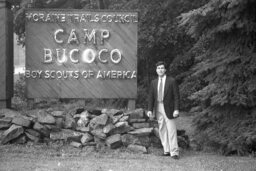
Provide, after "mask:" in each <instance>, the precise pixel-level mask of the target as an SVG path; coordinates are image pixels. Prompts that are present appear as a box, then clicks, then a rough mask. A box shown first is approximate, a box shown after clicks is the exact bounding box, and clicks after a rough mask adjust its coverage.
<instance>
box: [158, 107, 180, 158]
mask: <svg viewBox="0 0 256 171" xmlns="http://www.w3.org/2000/svg"><path fill="white" fill-rule="evenodd" d="M156 117H157V121H158V126H159V136H160V140H161V143H162V145H163V148H164V153H170V154H171V156H174V155H179V147H178V140H177V129H176V123H175V119H168V118H167V116H166V113H165V111H164V104H163V103H158V106H157V112H156Z"/></svg>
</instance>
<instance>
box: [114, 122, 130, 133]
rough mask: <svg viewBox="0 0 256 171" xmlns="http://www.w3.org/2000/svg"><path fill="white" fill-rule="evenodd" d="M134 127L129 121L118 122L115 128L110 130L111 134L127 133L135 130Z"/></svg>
mask: <svg viewBox="0 0 256 171" xmlns="http://www.w3.org/2000/svg"><path fill="white" fill-rule="evenodd" d="M133 129H134V128H133V127H131V126H130V125H129V124H128V122H118V123H117V124H116V125H115V128H114V129H113V130H112V131H111V132H110V134H112V135H113V134H124V133H127V132H129V131H131V130H133Z"/></svg>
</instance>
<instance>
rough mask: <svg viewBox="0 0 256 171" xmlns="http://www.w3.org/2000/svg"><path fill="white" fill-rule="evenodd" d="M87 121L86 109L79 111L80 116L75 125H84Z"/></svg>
mask: <svg viewBox="0 0 256 171" xmlns="http://www.w3.org/2000/svg"><path fill="white" fill-rule="evenodd" d="M89 122H90V119H89V114H88V112H87V111H86V112H83V113H81V115H80V118H79V119H78V121H77V125H78V126H79V127H86V126H87V125H88V124H89Z"/></svg>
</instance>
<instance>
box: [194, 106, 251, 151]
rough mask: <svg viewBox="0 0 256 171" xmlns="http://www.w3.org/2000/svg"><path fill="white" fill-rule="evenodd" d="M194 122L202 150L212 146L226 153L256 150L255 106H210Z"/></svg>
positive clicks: (196, 136)
mask: <svg viewBox="0 0 256 171" xmlns="http://www.w3.org/2000/svg"><path fill="white" fill-rule="evenodd" d="M248 111H249V112H248ZM193 123H194V124H195V125H196V135H195V138H196V139H197V140H198V142H199V143H200V144H201V146H202V147H203V149H207V147H211V148H212V149H213V150H215V151H219V152H220V153H222V154H224V155H231V154H237V155H248V154H254V153H255V152H256V132H255V130H256V109H254V110H248V109H245V108H242V107H237V106H232V105H226V106H222V107H219V108H217V107H214V108H213V107H210V108H208V109H207V110H204V111H203V112H201V113H200V114H198V115H197V116H196V117H195V119H194V120H193Z"/></svg>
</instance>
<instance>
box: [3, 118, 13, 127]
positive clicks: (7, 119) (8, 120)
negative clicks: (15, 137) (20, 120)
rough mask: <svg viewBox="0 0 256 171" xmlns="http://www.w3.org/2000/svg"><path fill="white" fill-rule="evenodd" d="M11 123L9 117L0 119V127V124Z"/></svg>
mask: <svg viewBox="0 0 256 171" xmlns="http://www.w3.org/2000/svg"><path fill="white" fill-rule="evenodd" d="M11 122H12V118H11V117H4V118H1V119H0V125H1V124H9V123H11Z"/></svg>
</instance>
